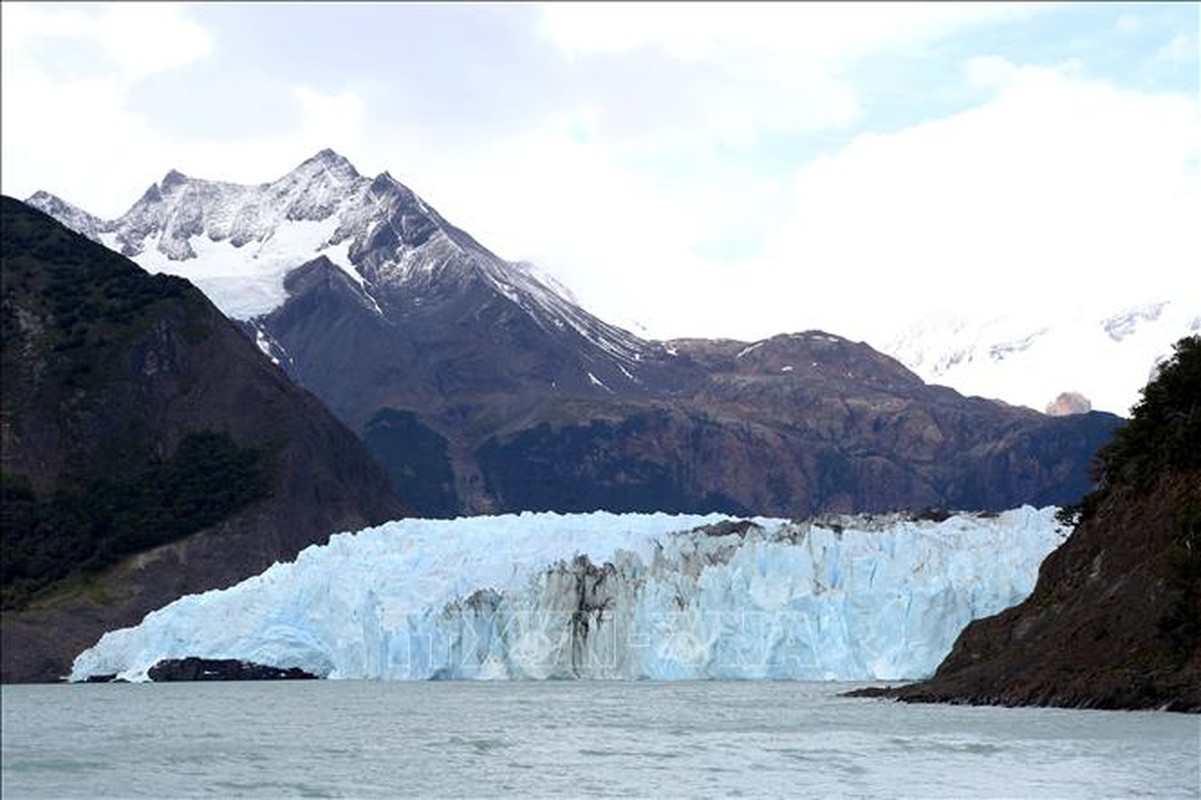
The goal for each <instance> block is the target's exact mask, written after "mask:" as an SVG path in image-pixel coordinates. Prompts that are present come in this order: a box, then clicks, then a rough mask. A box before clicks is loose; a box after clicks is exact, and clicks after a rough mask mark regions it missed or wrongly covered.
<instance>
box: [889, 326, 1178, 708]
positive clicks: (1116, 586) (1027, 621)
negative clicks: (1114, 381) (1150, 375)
mask: <svg viewBox="0 0 1201 800" xmlns="http://www.w3.org/2000/svg"><path fill="white" fill-rule="evenodd" d="M1099 465H1100V470H1101V477H1102V486H1101V488H1100V489H1099V490H1098V491H1097V492H1095V493H1093V494H1091V495H1090V496H1089V497H1088V498H1086V500H1085V501H1084V502H1083V503H1082V504H1081V506H1080V507H1079V508H1078V511H1079V512H1080V521H1079V524H1078V526H1077V527H1076V529H1075V531H1074V532H1073V533H1072V535H1071V536H1070V537H1069V538H1068V540H1067V541H1066V542H1065V543H1064V544H1063V545H1062V546H1061V547H1060V548H1059V549H1058V550H1056V551H1055V552H1054V553H1052V554H1051V555H1050V556H1049V557H1048V558H1047V560H1046V561H1045V562H1044V563H1043V565H1042V568H1041V570H1040V573H1039V579H1038V584H1037V586H1036V587H1035V590H1034V592H1033V594H1032V595H1031V596H1030V598H1029V599H1028V600H1026V601H1025V602H1023V603H1022V604H1020V605H1018V606H1016V607H1014V608H1012V609H1009V610H1008V611H1005V612H1003V613H1001V614H999V615H997V616H994V617H990V618H988V619H984V620H980V621H977V622H974V623H972V624H971V625H969V626H968V628H967V629H966V630H965V631H964V632H963V634H962V635H961V636H960V637H959V639H958V641H957V642H956V643H955V646H954V648H953V650H952V652H951V654H950V655H949V656H948V657H947V659H946V660H945V661H944V662H943V663H942V665H940V666H939V668H938V671H937V672H936V674H935V675H934V677H933V678H932V679H930V680H928V681H925V682H922V683H919V684H915V685H912V686H908V687H905V688H903V689H901V690H900V691H899V693H898V694H899V697H900V698H901V699H902V700H907V701H913V702H955V703H977V704H994V705H1051V706H1067V707H1082V708H1166V709H1169V710H1174V711H1191V712H1201V338H1197V337H1192V338H1191V339H1186V340H1182V342H1181V343H1180V344H1178V345H1177V355H1176V358H1175V359H1174V360H1173V362H1171V363H1170V364H1169V365H1168V366H1167V367H1165V368H1164V370H1163V371H1161V373H1160V375H1159V377H1158V378H1157V379H1156V380H1155V381H1154V382H1152V383H1151V384H1149V385H1148V387H1147V389H1146V390H1144V399H1143V401H1142V402H1141V403H1140V404H1139V405H1138V406H1137V407H1136V409H1135V412H1134V416H1133V417H1132V419H1131V422H1130V424H1129V425H1128V426H1127V427H1126V428H1125V429H1123V431H1122V432H1121V433H1120V434H1119V435H1118V436H1117V437H1116V438H1115V440H1114V441H1113V442H1112V443H1111V444H1109V445H1107V446H1106V448H1105V449H1104V450H1103V451H1102V453H1101V457H1100V460H1099Z"/></svg>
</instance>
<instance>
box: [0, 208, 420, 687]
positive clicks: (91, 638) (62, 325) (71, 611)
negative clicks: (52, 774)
mask: <svg viewBox="0 0 1201 800" xmlns="http://www.w3.org/2000/svg"><path fill="white" fill-rule="evenodd" d="M2 213H3V217H2V223H3V230H2V237H3V327H4V330H3V336H4V340H3V415H2V425H0V433H2V436H3V441H2V443H3V453H2V455H3V476H4V519H3V522H4V526H3V536H4V541H3V544H4V549H3V574H4V585H3V590H4V596H3V597H4V613H3V621H2V624H0V635H2V650H0V680H3V681H5V682H12V681H45V680H55V679H57V678H58V677H59V676H62V675H64V674H65V673H66V672H67V671H68V670H69V667H70V663H71V659H72V658H73V657H74V655H75V654H76V653H78V652H79V651H81V650H83V649H84V648H86V647H89V646H91V645H92V644H93V643H94V642H95V641H96V639H97V638H98V637H99V636H100V635H101V634H102V633H103V632H104V631H106V630H109V629H112V628H118V627H124V626H128V625H131V624H134V623H136V622H138V621H139V620H140V619H141V618H142V616H144V615H145V614H146V613H147V612H149V611H151V610H153V609H155V608H158V607H160V606H162V605H164V604H166V603H167V602H169V601H171V600H173V599H175V598H177V597H179V596H181V595H183V594H186V593H191V592H199V591H204V590H207V589H211V588H215V587H222V586H228V585H230V584H232V583H235V582H237V581H239V580H242V579H244V578H246V577H249V576H251V575H254V574H257V573H259V572H261V571H262V570H263V569H265V568H266V567H267V566H269V565H270V564H272V563H274V562H275V561H277V560H281V559H290V558H292V557H294V556H295V555H296V553H298V552H299V551H300V550H301V549H303V548H304V547H306V546H308V545H310V544H313V543H316V542H323V541H325V540H327V538H328V536H329V534H330V533H333V532H336V531H340V530H346V529H355V528H362V527H365V526H368V525H371V524H377V523H380V522H383V521H386V520H388V519H392V518H395V517H397V516H400V515H401V513H402V508H401V506H400V503H399V501H398V500H397V499H396V497H395V494H394V492H393V490H392V489H391V486H390V484H389V483H388V481H387V479H386V477H385V476H384V475H383V473H382V471H381V470H380V469H379V467H378V466H377V465H376V464H375V463H374V462H373V461H372V460H371V458H370V457H369V456H368V454H367V453H366V452H365V449H364V448H363V446H362V444H361V442H360V441H358V440H357V439H356V437H355V436H354V435H353V434H352V433H351V432H350V431H349V430H347V429H346V428H345V427H344V426H343V425H342V424H341V423H340V422H338V421H337V420H336V419H335V418H334V417H333V416H332V415H331V414H330V413H329V412H328V411H327V410H326V409H325V407H324V406H323V405H322V404H321V403H320V402H319V401H318V400H317V399H316V398H315V397H313V396H312V395H310V394H309V393H308V392H306V391H304V390H302V389H300V388H298V387H297V386H295V385H294V384H293V383H292V382H291V381H289V380H288V378H287V376H286V375H284V373H282V372H281V371H280V370H279V369H277V368H276V367H274V366H273V365H272V364H271V363H270V362H269V361H268V360H267V359H266V358H265V357H264V356H263V355H262V353H260V352H259V351H258V350H257V349H256V348H255V347H254V345H253V344H252V343H251V342H249V341H247V339H246V337H245V336H244V335H243V334H242V333H241V332H240V331H239V330H238V329H237V327H236V326H235V325H234V324H233V323H231V322H230V321H229V320H228V319H227V318H226V317H225V316H224V315H222V314H221V312H220V311H218V310H217V309H216V308H215V307H214V306H213V305H212V304H211V303H210V302H209V301H208V300H207V299H206V298H205V297H204V295H203V294H201V293H200V292H199V291H198V290H197V289H195V288H194V287H192V286H191V285H190V284H188V283H187V282H186V281H183V280H180V279H177V278H171V277H167V276H150V275H148V274H146V273H145V272H144V271H143V270H142V269H141V268H139V267H138V266H137V265H135V264H133V263H132V262H129V261H127V260H126V259H125V258H123V257H121V256H119V255H117V254H115V253H113V252H112V251H110V250H108V249H106V248H104V247H101V246H100V245H98V244H95V243H93V242H91V241H88V240H87V239H85V238H83V237H81V236H79V235H77V234H75V233H73V232H71V231H69V230H68V229H66V228H64V227H62V226H61V225H59V224H58V223H57V222H55V221H54V220H52V219H51V218H50V217H48V216H46V215H44V214H42V213H41V212H38V211H36V210H34V209H32V208H29V207H27V206H25V205H23V204H21V203H19V202H18V201H16V200H13V199H11V198H7V197H5V198H3V206H2Z"/></svg>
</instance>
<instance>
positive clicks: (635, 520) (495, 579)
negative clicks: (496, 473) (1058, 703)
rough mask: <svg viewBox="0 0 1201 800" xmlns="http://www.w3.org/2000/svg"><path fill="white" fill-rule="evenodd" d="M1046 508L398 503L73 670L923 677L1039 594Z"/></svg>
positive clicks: (186, 606)
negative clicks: (996, 617)
mask: <svg viewBox="0 0 1201 800" xmlns="http://www.w3.org/2000/svg"><path fill="white" fill-rule="evenodd" d="M1054 512H1055V509H1054V508H1045V509H1041V510H1036V509H1033V508H1030V507H1023V508H1020V509H1015V510H1011V511H1007V512H1004V513H1002V514H1000V515H996V516H992V517H984V516H976V515H970V514H958V515H955V516H952V517H950V518H948V519H946V520H944V521H941V522H934V521H929V520H914V519H909V518H906V517H903V516H901V515H876V516H844V517H826V518H823V519H821V520H817V521H812V522H789V521H786V520H778V519H765V518H756V519H753V520H735V519H732V518H729V517H725V516H723V515H708V516H671V515H666V514H620V515H618V514H608V513H594V514H570V515H559V514H554V513H538V514H531V513H523V514H516V515H506V516H497V517H473V518H466V519H459V520H402V521H398V522H392V523H388V524H386V525H383V526H380V527H377V528H372V529H368V530H364V531H360V532H358V533H346V534H339V535H337V536H334V537H332V538H331V540H330V542H329V543H328V544H327V545H323V546H313V547H310V548H308V549H306V550H305V551H304V552H302V553H301V554H300V555H299V556H298V557H297V559H296V561H294V562H291V563H284V564H276V565H274V566H273V567H271V568H270V569H268V570H267V571H265V572H263V573H262V574H260V575H258V576H256V577H253V578H250V579H248V580H246V581H243V582H242V583H240V584H238V585H236V586H233V587H230V588H229V589H225V590H220V591H211V592H206V593H204V594H199V595H191V596H188V597H183V598H181V599H179V600H177V601H176V602H174V603H172V604H170V605H168V606H165V607H164V608H162V609H159V610H158V611H155V612H152V613H151V614H148V615H147V616H146V618H145V619H144V620H143V621H142V623H141V624H140V625H138V626H136V627H133V628H126V629H123V630H118V631H112V632H109V633H107V634H105V636H104V637H103V638H102V639H101V640H100V641H99V642H98V643H97V644H96V646H94V647H92V648H91V649H89V650H86V651H85V652H83V653H82V654H80V655H79V656H78V658H77V659H76V661H75V664H74V668H73V670H72V673H71V679H72V680H84V679H86V678H87V677H88V676H93V675H110V674H116V675H118V676H119V677H121V678H124V679H127V680H135V681H137V680H146V676H147V671H148V670H149V668H150V667H151V666H153V665H154V664H155V663H156V662H158V661H159V660H161V659H168V658H184V657H187V656H199V657H203V658H237V659H241V660H246V661H253V662H256V663H259V664H264V665H268V666H275V667H281V668H288V667H299V668H301V669H304V670H306V671H308V672H311V673H314V674H317V675H319V676H322V677H327V678H344V679H354V678H359V679H388V680H425V679H546V678H608V679H703V678H727V679H754V678H768V679H800V680H897V679H915V678H920V677H924V676H926V675H929V674H930V673H932V672H933V671H934V669H935V667H936V666H937V665H938V663H939V662H940V661H941V660H942V659H943V658H944V657H945V656H946V654H947V653H948V652H949V651H950V648H951V645H952V644H953V643H954V640H955V637H956V636H957V635H958V634H959V632H960V631H961V630H962V629H963V627H964V626H966V625H967V623H968V622H969V621H971V620H972V619H975V618H978V617H983V616H988V615H991V614H994V613H997V612H999V611H1001V610H1003V609H1005V608H1007V607H1009V606H1011V605H1014V604H1016V603H1018V602H1020V601H1021V600H1022V599H1024V598H1025V597H1026V596H1027V595H1028V594H1029V593H1030V592H1031V591H1032V590H1033V587H1034V582H1035V580H1036V578H1037V574H1038V566H1039V564H1040V563H1041V562H1042V560H1043V558H1044V557H1045V556H1046V555H1047V554H1048V553H1050V552H1051V551H1052V550H1053V549H1054V548H1055V547H1057V546H1058V545H1059V544H1060V543H1061V542H1062V541H1063V539H1064V538H1065V537H1066V535H1067V532H1066V531H1065V530H1063V529H1062V528H1060V527H1059V526H1058V524H1057V523H1056V521H1055V517H1054Z"/></svg>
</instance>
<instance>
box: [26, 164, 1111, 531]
mask: <svg viewBox="0 0 1201 800" xmlns="http://www.w3.org/2000/svg"><path fill="white" fill-rule="evenodd" d="M30 202H31V203H33V204H35V205H37V206H39V207H40V208H43V209H44V210H46V211H47V213H50V214H52V215H57V216H58V217H59V219H60V220H61V221H63V222H64V223H65V224H67V225H71V226H79V229H80V230H81V231H82V232H84V233H85V235H89V236H92V237H93V238H95V239H97V240H98V241H100V242H102V243H103V244H105V245H106V246H108V247H110V248H113V249H115V250H118V251H120V252H123V253H126V254H128V255H129V256H130V257H131V258H133V259H134V260H136V261H137V262H138V263H139V264H141V265H142V266H143V267H145V268H146V269H147V270H149V271H152V272H170V273H174V274H178V275H183V276H185V277H187V278H189V279H190V280H192V281H194V282H195V283H196V284H197V285H198V286H200V287H201V288H202V289H203V290H204V291H206V292H207V293H208V294H209V295H210V297H212V298H213V299H214V301H215V302H216V303H217V304H218V305H219V306H220V307H221V308H222V309H223V310H224V311H225V312H226V313H227V314H229V315H230V316H232V317H234V318H235V319H238V320H240V321H241V323H242V325H243V327H244V330H245V331H246V332H247V334H248V335H250V336H251V337H252V338H253V339H254V340H255V341H256V342H257V343H258V345H259V347H260V348H261V349H262V350H264V351H265V352H267V353H268V354H269V355H270V356H271V357H272V358H273V359H274V360H275V361H276V363H277V364H278V365H279V366H280V367H281V368H283V369H284V370H285V371H286V372H287V373H288V374H289V375H290V376H291V377H292V378H293V379H294V380H296V381H297V382H298V383H300V384H301V385H303V386H305V387H307V388H309V389H310V390H312V391H313V392H314V393H315V394H317V395H318V396H319V397H320V398H321V399H322V400H323V401H324V402H325V403H326V404H327V405H328V406H329V407H330V408H331V410H332V411H333V412H334V413H335V414H336V415H337V416H338V417H340V418H341V419H342V420H343V421H345V422H346V423H347V424H348V425H349V426H350V427H351V428H352V429H353V430H355V431H357V432H358V433H359V434H360V436H361V437H362V438H363V440H364V441H365V442H366V444H367V446H368V449H369V450H370V451H371V452H372V453H373V455H374V456H375V457H376V459H377V460H378V461H379V462H380V463H381V464H383V465H384V467H385V469H386V470H387V471H388V473H389V475H390V476H391V478H392V481H393V484H394V485H395V486H396V487H397V489H398V490H399V492H400V494H401V496H403V497H405V498H406V499H407V500H408V501H409V502H410V503H412V504H413V505H414V507H415V509H416V510H417V511H418V512H419V513H422V514H425V515H432V516H454V515H456V514H461V513H483V512H488V513H492V512H503V511H518V510H556V511H592V510H596V509H606V510H610V511H655V510H663V511H679V512H708V511H723V512H730V513H747V512H753V513H765V514H774V515H781V516H805V515H808V514H811V513H816V512H820V511H845V512H854V511H878V510H889V509H895V508H905V507H909V508H913V507H923V506H928V505H939V506H950V507H957V508H993V509H1001V508H1009V507H1014V506H1017V505H1021V504H1022V503H1033V504H1047V503H1062V502H1071V501H1074V500H1075V499H1076V498H1077V497H1078V496H1079V495H1080V494H1082V493H1083V492H1084V491H1086V490H1087V488H1088V486H1089V482H1088V478H1087V471H1088V462H1089V459H1090V458H1091V455H1092V452H1093V451H1094V450H1095V449H1096V447H1098V446H1099V445H1100V444H1101V442H1103V441H1104V440H1105V439H1106V438H1107V437H1108V435H1109V432H1110V431H1111V430H1112V428H1113V427H1114V425H1116V424H1117V423H1118V419H1117V418H1116V417H1113V416H1111V415H1103V414H1085V415H1078V416H1076V417H1073V418H1065V419H1061V420H1055V419H1052V418H1048V417H1046V416H1044V415H1043V414H1041V413H1037V412H1033V411H1027V410H1024V409H1017V408H1013V407H1009V406H1006V405H1005V404H1003V403H997V402H994V401H990V400H985V399H981V398H965V397H963V396H961V395H959V394H957V393H956V392H954V391H951V390H949V389H944V388H942V387H934V386H928V385H926V384H925V383H923V382H922V380H921V379H920V378H918V377H917V376H916V375H914V374H913V373H912V372H910V371H909V370H908V369H906V368H905V367H904V366H903V365H902V364H900V363H899V362H898V361H896V360H895V359H893V358H890V357H888V356H885V355H882V354H881V353H878V352H876V351H875V350H872V349H871V348H870V347H868V346H867V345H865V344H862V343H854V342H850V341H847V340H846V339H843V338H841V337H838V336H835V335H832V334H829V333H825V332H822V331H806V332H802V333H791V334H784V335H780V336H775V337H770V338H769V339H765V340H763V341H760V342H739V341H730V340H707V339H688V340H676V341H670V342H655V341H648V340H645V339H642V338H640V337H638V336H636V335H634V334H632V333H630V332H628V331H625V330H623V329H621V328H619V327H617V326H614V325H611V324H609V323H606V322H605V321H603V320H601V319H599V318H597V317H595V316H593V315H592V314H590V313H588V312H587V311H586V310H584V309H583V308H581V307H580V306H579V305H578V303H576V302H574V301H573V300H572V299H571V297H570V294H569V293H568V292H566V291H564V290H563V289H562V287H559V286H557V285H556V284H555V282H554V281H553V280H550V279H548V278H546V277H545V276H542V275H540V273H539V272H538V270H537V269H536V268H534V267H533V266H531V265H528V264H521V263H514V262H509V261H505V260H504V259H502V258H500V257H499V256H497V255H496V254H494V253H492V252H491V251H490V250H488V249H487V248H486V247H484V246H483V245H482V244H480V243H479V242H477V241H476V240H475V239H474V238H472V237H471V236H470V235H469V234H467V233H466V232H465V231H463V230H462V229H460V228H458V227H456V226H455V225H453V224H451V223H450V222H448V221H447V220H446V219H444V218H443V217H442V216H441V215H440V214H438V212H437V211H435V210H434V209H433V208H431V207H430V206H429V204H427V203H426V202H424V201H423V200H422V199H421V198H420V197H418V196H417V195H416V194H415V193H414V192H413V191H412V190H410V189H409V188H408V187H406V186H404V185H403V184H401V183H399V182H398V181H396V180H395V179H394V178H392V177H391V176H390V175H389V174H388V173H382V174H380V175H378V176H376V177H375V178H368V177H365V176H362V175H360V174H359V173H358V171H357V170H356V169H355V168H354V167H353V166H352V165H351V164H350V162H349V161H347V160H346V159H345V158H343V157H342V156H340V155H338V154H337V153H334V152H333V151H330V150H323V151H321V152H320V153H318V154H316V155H315V156H313V157H312V158H310V159H308V160H307V161H305V162H303V163H302V164H300V165H299V166H298V167H297V168H296V169H294V170H293V171H292V172H290V173H289V174H287V175H285V176H283V177H282V178H280V179H279V180H276V181H273V182H271V183H267V184H261V185H257V186H243V185H237V184H230V183H218V182H212V181H205V180H200V179H196V178H190V177H186V176H184V175H182V174H180V173H179V172H175V171H172V172H170V173H168V174H167V175H166V176H165V177H164V178H163V179H162V180H161V181H159V182H158V183H156V184H154V185H153V186H152V187H150V189H148V190H147V191H146V193H145V194H144V195H143V197H142V198H141V199H140V200H138V202H137V203H135V204H134V205H133V207H132V208H130V210H129V211H128V212H126V213H125V214H124V215H122V216H121V217H120V218H118V219H115V220H99V219H97V218H95V217H93V216H91V215H88V214H87V213H86V212H84V211H82V210H80V209H77V208H75V207H73V206H71V205H69V204H68V203H66V202H64V201H62V200H59V199H58V198H55V197H53V196H52V195H48V194H45V193H39V194H38V195H35V196H34V197H32V198H30ZM665 300H666V298H665Z"/></svg>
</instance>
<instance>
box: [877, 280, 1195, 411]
mask: <svg viewBox="0 0 1201 800" xmlns="http://www.w3.org/2000/svg"><path fill="white" fill-rule="evenodd" d="M1198 332H1201V299H1199V298H1198V297H1195V296H1190V295H1189V293H1188V292H1187V291H1177V292H1176V293H1175V294H1174V295H1172V296H1165V297H1164V298H1163V299H1160V300H1155V301H1151V302H1131V303H1129V304H1126V305H1120V306H1116V307H1099V308H1091V309H1085V308H1075V309H1072V310H1070V311H1061V312H1058V313H1039V312H1034V311H1024V312H1022V313H1019V314H997V315H991V316H990V315H970V316H969V315H964V314H942V315H930V316H927V317H925V318H924V319H922V320H921V321H920V322H916V323H913V324H911V325H909V326H907V327H905V328H903V329H902V330H901V331H899V332H898V333H897V334H896V335H894V336H893V337H891V338H886V339H882V340H881V342H880V348H881V350H883V351H884V352H886V353H888V354H889V355H891V356H893V357H894V358H896V359H897V360H899V361H900V362H901V363H903V364H905V365H906V366H907V367H909V368H910V369H912V370H913V371H914V372H916V373H917V374H918V375H920V376H921V377H922V379H923V380H926V381H929V382H931V383H940V384H945V385H947V386H953V387H955V388H956V389H957V390H959V391H961V392H964V393H967V394H973V395H982V396H985V397H1002V398H1004V399H1005V400H1007V401H1008V402H1010V403H1014V404H1017V405H1024V406H1027V407H1029V408H1033V409H1036V410H1038V411H1046V412H1047V413H1049V414H1072V413H1080V412H1082V411H1088V410H1090V409H1097V410H1101V411H1109V412H1112V413H1114V414H1120V415H1122V416H1129V414H1130V409H1131V407H1132V406H1134V404H1135V403H1136V402H1137V401H1138V392H1139V389H1140V388H1141V387H1142V386H1143V385H1144V384H1146V382H1147V381H1148V380H1150V378H1151V376H1152V374H1153V373H1154V370H1155V368H1156V366H1157V365H1158V364H1159V363H1160V362H1161V361H1163V360H1165V359H1166V358H1168V357H1169V356H1171V354H1172V345H1173V344H1174V343H1175V342H1176V341H1177V340H1178V339H1179V338H1180V337H1181V336H1187V335H1190V334H1193V333H1198ZM1081 353H1088V354H1089V357H1088V358H1087V359H1082V358H1080V357H1079V354H1081ZM1098 364H1103V365H1104V369H1098V368H1097V365H1098Z"/></svg>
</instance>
